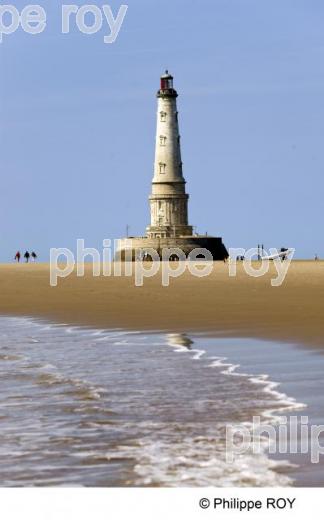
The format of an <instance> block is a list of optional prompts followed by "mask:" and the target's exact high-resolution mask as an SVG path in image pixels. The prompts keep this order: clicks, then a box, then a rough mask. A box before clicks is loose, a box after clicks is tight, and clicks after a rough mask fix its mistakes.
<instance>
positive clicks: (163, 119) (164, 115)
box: [160, 112, 167, 123]
mask: <svg viewBox="0 0 324 520" xmlns="http://www.w3.org/2000/svg"><path fill="white" fill-rule="evenodd" d="M160 117H161V121H162V123H165V122H166V118H167V113H166V112H160Z"/></svg>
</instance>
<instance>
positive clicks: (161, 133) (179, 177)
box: [147, 71, 192, 238]
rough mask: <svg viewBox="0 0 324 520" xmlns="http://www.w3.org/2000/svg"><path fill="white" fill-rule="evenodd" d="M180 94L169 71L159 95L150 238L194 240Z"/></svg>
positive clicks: (165, 75)
mask: <svg viewBox="0 0 324 520" xmlns="http://www.w3.org/2000/svg"><path fill="white" fill-rule="evenodd" d="M177 97H178V93H177V91H176V90H175V89H174V87H173V77H172V76H171V74H169V72H168V71H166V73H165V74H164V75H163V76H162V77H161V82H160V89H159V90H158V93H157V99H158V104H157V105H158V106H157V129H156V144H155V161H154V176H153V181H152V193H151V195H150V198H149V200H150V209H151V225H150V226H148V228H147V236H148V237H149V238H167V237H179V236H191V235H192V226H189V225H188V199H189V195H187V193H186V189H185V186H186V181H185V179H184V177H183V171H182V158H181V141H180V133H179V117H178V110H177Z"/></svg>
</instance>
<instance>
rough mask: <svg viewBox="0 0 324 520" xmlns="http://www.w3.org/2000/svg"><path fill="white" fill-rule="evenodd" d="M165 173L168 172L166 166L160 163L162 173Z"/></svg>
mask: <svg viewBox="0 0 324 520" xmlns="http://www.w3.org/2000/svg"><path fill="white" fill-rule="evenodd" d="M165 171H166V164H165V163H160V173H165Z"/></svg>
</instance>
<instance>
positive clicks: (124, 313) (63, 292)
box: [0, 261, 324, 346]
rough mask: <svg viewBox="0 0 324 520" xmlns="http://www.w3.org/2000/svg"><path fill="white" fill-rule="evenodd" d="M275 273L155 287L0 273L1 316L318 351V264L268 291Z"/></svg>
mask: <svg viewBox="0 0 324 520" xmlns="http://www.w3.org/2000/svg"><path fill="white" fill-rule="evenodd" d="M275 277H276V271H275V268H274V266H273V265H272V266H271V270H270V272H269V273H268V274H267V275H266V276H263V277H260V278H252V277H249V276H248V275H247V274H246V273H245V272H244V270H243V266H242V265H240V264H239V265H238V272H237V276H236V277H235V278H230V277H229V275H228V265H226V264H223V263H218V262H217V263H215V264H214V270H213V273H212V274H211V275H210V276H208V277H206V278H196V277H194V276H192V275H191V274H190V273H188V272H186V273H185V274H184V275H182V276H180V277H179V278H176V279H173V280H171V284H170V286H169V287H162V285H161V275H160V274H158V275H156V276H154V277H153V278H148V279H145V280H144V286H143V287H136V286H135V283H134V277H125V276H121V277H114V276H110V277H104V276H100V277H97V278H96V277H93V276H92V266H91V265H90V264H89V265H87V266H86V272H85V276H84V277H82V278H78V277H77V276H76V273H75V272H74V273H73V274H72V275H70V276H69V277H68V278H66V279H59V281H58V286H57V287H56V288H54V287H51V286H50V284H49V265H48V264H36V265H33V264H28V265H25V264H20V265H5V264H3V265H1V266H0V287H1V296H0V314H3V315H5V314H8V315H15V316H38V317H43V318H47V319H51V320H54V321H56V322H57V321H59V322H65V323H71V324H81V325H87V326H91V327H100V328H114V327H122V328H127V329H136V330H166V331H168V332H172V331H181V332H183V331H185V332H204V333H206V332H207V333H210V334H212V335H219V336H232V337H233V336H237V337H259V338H269V339H275V340H280V341H289V342H299V343H305V344H311V345H318V346H322V345H323V343H324V320H323V304H324V283H323V282H324V262H312V261H295V262H293V263H292V264H291V267H290V269H289V271H288V275H287V277H286V279H285V282H284V284H283V285H282V286H281V287H272V286H271V283H270V280H271V278H275Z"/></svg>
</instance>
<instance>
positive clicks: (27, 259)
mask: <svg viewBox="0 0 324 520" xmlns="http://www.w3.org/2000/svg"><path fill="white" fill-rule="evenodd" d="M24 258H25V260H26V264H28V262H29V258H30V253H29V251H26V253H25V254H24Z"/></svg>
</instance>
